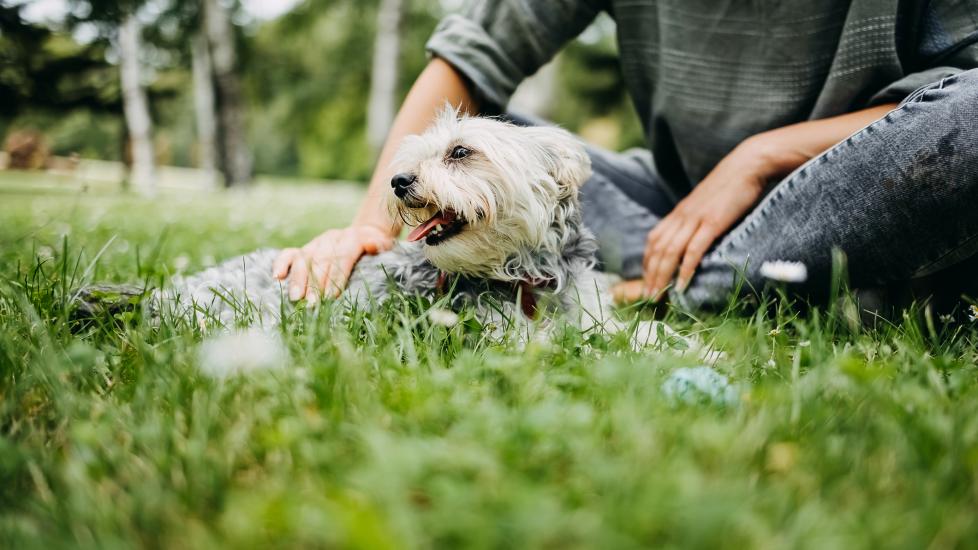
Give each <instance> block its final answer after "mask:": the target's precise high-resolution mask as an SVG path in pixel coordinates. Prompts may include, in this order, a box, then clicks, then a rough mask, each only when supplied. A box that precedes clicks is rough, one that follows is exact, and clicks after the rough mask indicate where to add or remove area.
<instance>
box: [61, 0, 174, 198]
mask: <svg viewBox="0 0 978 550" xmlns="http://www.w3.org/2000/svg"><path fill="white" fill-rule="evenodd" d="M143 3H144V0H126V1H116V2H113V1H110V0H87V1H85V0H72V2H71V4H72V5H73V6H75V7H78V6H83V7H84V8H85V9H81V10H75V11H76V12H79V13H86V15H85V16H84V17H81V18H75V17H74V15H72V16H71V17H69V24H77V23H79V22H87V23H94V24H95V25H96V27H97V28H99V29H100V31H101V33H102V34H103V36H109V37H110V38H111V37H114V38H115V44H116V48H117V49H118V53H119V81H120V83H121V85H122V111H123V116H124V117H125V122H126V130H127V134H128V137H129V147H130V151H131V153H132V155H131V158H132V164H131V165H130V172H129V180H130V183H132V185H133V187H134V188H136V189H137V190H139V191H140V192H143V193H152V192H153V190H154V188H155V184H156V166H155V165H156V162H155V159H154V157H155V155H154V148H153V137H152V131H153V130H152V128H153V124H152V118H151V117H150V114H149V101H148V99H147V97H146V90H145V88H144V87H143V82H142V80H143V79H142V53H141V52H142V32H143V31H142V24H141V23H140V21H139V18H138V12H139V9H140V8H141V7H142V5H143Z"/></svg>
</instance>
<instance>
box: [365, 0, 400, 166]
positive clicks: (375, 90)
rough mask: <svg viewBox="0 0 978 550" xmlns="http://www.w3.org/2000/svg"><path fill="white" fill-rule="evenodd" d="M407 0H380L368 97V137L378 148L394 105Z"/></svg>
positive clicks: (375, 150)
mask: <svg viewBox="0 0 978 550" xmlns="http://www.w3.org/2000/svg"><path fill="white" fill-rule="evenodd" d="M405 2H406V0H380V6H379V7H378V8H377V25H376V29H377V30H376V32H377V34H376V35H375V38H374V52H373V65H372V67H371V72H370V97H369V99H368V101H367V141H368V143H369V144H370V147H371V148H372V149H373V150H374V152H375V153H376V152H379V151H380V148H381V147H383V145H384V140H385V139H387V132H388V131H389V130H390V127H391V124H392V123H393V122H394V115H395V112H396V109H397V105H396V101H397V73H398V67H399V62H398V61H399V58H400V53H401V43H400V32H401V29H400V27H401V17H402V15H403V13H404V3H405Z"/></svg>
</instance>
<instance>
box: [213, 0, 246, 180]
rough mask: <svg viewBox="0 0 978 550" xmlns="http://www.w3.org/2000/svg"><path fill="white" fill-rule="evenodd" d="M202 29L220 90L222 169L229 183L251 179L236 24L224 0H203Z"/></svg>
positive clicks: (218, 119)
mask: <svg viewBox="0 0 978 550" xmlns="http://www.w3.org/2000/svg"><path fill="white" fill-rule="evenodd" d="M203 31H204V35H205V36H206V37H207V45H208V46H209V50H210V61H211V68H212V72H213V76H214V84H215V89H216V91H217V109H218V116H217V128H218V136H219V140H218V145H219V154H218V159H219V160H220V165H221V171H222V172H224V182H225V185H227V186H228V187H233V186H238V185H246V184H248V183H249V182H250V181H251V176H252V174H251V168H252V165H251V152H250V151H249V150H248V145H247V141H246V136H245V124H244V104H243V100H242V93H241V81H240V80H239V78H238V73H237V56H236V51H235V43H234V27H233V26H232V24H231V17H230V14H229V13H228V9H227V8H225V7H224V6H223V5H222V3H221V0H203Z"/></svg>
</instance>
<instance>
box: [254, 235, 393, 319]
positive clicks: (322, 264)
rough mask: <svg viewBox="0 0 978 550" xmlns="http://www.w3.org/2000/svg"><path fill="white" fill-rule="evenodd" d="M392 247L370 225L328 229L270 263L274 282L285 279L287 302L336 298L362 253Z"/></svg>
mask: <svg viewBox="0 0 978 550" xmlns="http://www.w3.org/2000/svg"><path fill="white" fill-rule="evenodd" d="M392 246H394V239H393V238H392V237H391V236H390V235H389V234H388V233H386V232H385V231H383V230H381V229H380V228H378V227H375V226H373V225H352V226H350V227H347V228H344V229H330V230H329V231H326V232H325V233H323V234H321V235H319V236H318V237H316V238H315V239H313V240H311V241H309V244H307V245H305V246H303V247H302V248H287V249H285V250H283V251H282V252H281V254H279V256H278V258H276V259H275V262H274V263H273V264H272V274H273V275H274V276H275V277H276V278H278V279H285V278H286V277H289V275H291V277H289V299H290V300H293V301H295V300H300V299H302V298H304V297H305V298H308V299H312V298H318V297H319V296H320V295H325V296H328V297H331V298H337V297H339V295H340V293H341V292H343V289H344V288H345V287H346V283H347V281H348V280H349V278H350V273H352V272H353V266H354V265H356V263H357V260H359V259H360V257H361V256H363V255H364V254H379V253H380V252H383V251H385V250H389V249H390V248H391V247H392Z"/></svg>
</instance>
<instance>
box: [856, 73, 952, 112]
mask: <svg viewBox="0 0 978 550" xmlns="http://www.w3.org/2000/svg"><path fill="white" fill-rule="evenodd" d="M961 71H962V69H959V68H957V67H933V68H931V69H927V70H924V71H920V72H919V73H911V74H908V75H907V76H905V77H903V78H901V79H900V80H897V81H896V82H894V83H893V84H890V85H889V86H887V87H885V88H883V89H882V90H880V91H879V92H877V93H876V95H874V96H873V97H872V98H870V100H869V106H870V107H872V106H873V105H879V104H882V103H899V102H900V101H903V100H904V99H905V98H906V97H907V96H909V95H910V94H912V93H914V91H916V90H918V89H920V88H923V87H924V86H927V85H929V84H933V83H935V82H937V81H938V80H941V79H943V78H947V77H949V76H954V75H956V74H958V73H960V72H961Z"/></svg>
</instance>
